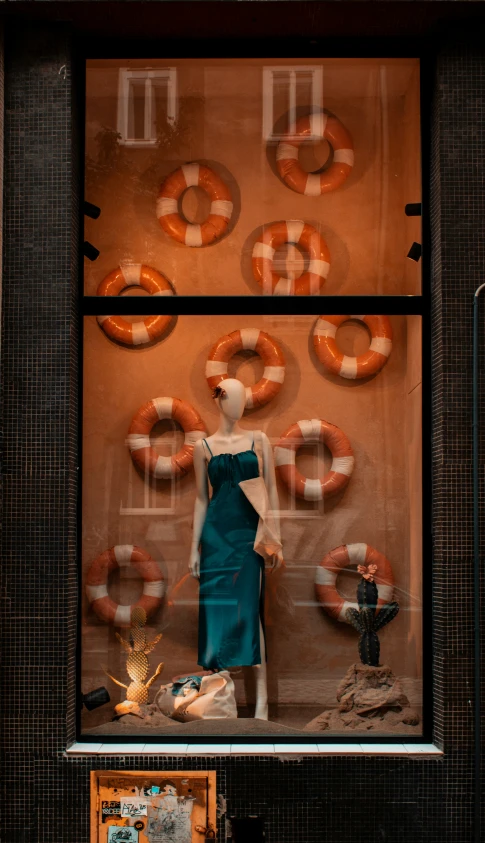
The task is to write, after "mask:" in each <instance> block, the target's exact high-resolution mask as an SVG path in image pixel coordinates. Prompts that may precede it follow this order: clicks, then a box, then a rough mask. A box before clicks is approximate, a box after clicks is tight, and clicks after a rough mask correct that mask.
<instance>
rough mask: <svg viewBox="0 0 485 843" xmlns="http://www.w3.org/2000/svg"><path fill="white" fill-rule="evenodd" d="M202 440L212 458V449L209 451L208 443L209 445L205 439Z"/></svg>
mask: <svg viewBox="0 0 485 843" xmlns="http://www.w3.org/2000/svg"><path fill="white" fill-rule="evenodd" d="M202 441H203V443H204V445H205V447H206V448H207V450H208V451H209V454H210V455H211V459H212V457H213V456H214V454H213V453H212V451H211V449H210V445H209V443H208V441H207V439H203V440H202Z"/></svg>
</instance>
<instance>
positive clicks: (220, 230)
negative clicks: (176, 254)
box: [157, 164, 232, 246]
mask: <svg viewBox="0 0 485 843" xmlns="http://www.w3.org/2000/svg"><path fill="white" fill-rule="evenodd" d="M188 187H201V188H202V190H205V192H206V193H207V194H208V195H209V198H210V200H211V207H210V212H209V216H208V218H207V219H206V221H205V222H203V223H202V224H201V225H195V224H193V223H190V222H187V221H186V220H184V219H182V217H181V216H180V213H179V209H178V200H179V199H180V197H181V196H182V194H183V192H184V191H185V190H187V188H188ZM231 215H232V197H231V192H230V190H229V188H228V187H227V185H226V184H224V182H223V181H222V179H221V178H219V176H218V175H216V173H215V172H214V170H211V169H210V167H206V166H205V165H204V164H183V165H182V167H179V168H178V170H175V171H174V172H173V173H170V175H169V176H167V178H166V179H165V181H164V182H163V184H162V186H161V188H160V192H159V194H158V199H157V217H158V221H159V223H160V225H161V226H162V228H163V230H164V231H165V232H166V233H167V234H169V235H170V237H173V239H174V240H177V241H178V242H179V243H184V244H185V246H208V245H209V244H210V243H213V242H214V240H218V239H219V237H222V235H223V234H224V232H225V230H226V228H227V226H228V224H229V220H230V219H231Z"/></svg>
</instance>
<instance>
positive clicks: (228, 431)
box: [217, 413, 244, 437]
mask: <svg viewBox="0 0 485 843" xmlns="http://www.w3.org/2000/svg"><path fill="white" fill-rule="evenodd" d="M243 432H244V431H243V430H242V428H241V427H240V425H239V419H228V418H227V416H224V415H223V414H222V413H221V416H220V421H219V427H218V429H217V434H218V436H225V437H230V436H234V434H236V435H241V434H242V433H243Z"/></svg>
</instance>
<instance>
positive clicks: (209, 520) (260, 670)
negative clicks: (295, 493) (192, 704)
mask: <svg viewBox="0 0 485 843" xmlns="http://www.w3.org/2000/svg"><path fill="white" fill-rule="evenodd" d="M214 400H215V402H216V404H217V407H218V409H219V412H220V422H219V427H218V429H217V431H216V432H215V433H214V434H212V436H208V437H207V439H205V440H199V441H198V442H197V443H196V445H195V448H194V469H195V478H196V484H197V498H196V501H195V508H194V533H193V540H192V549H191V554H190V563H189V570H190V572H191V574H192V576H194V577H197V578H198V579H199V580H200V612H199V664H202V666H203V667H204V668H213V669H216V670H222V669H227V668H230V667H234V666H236V665H252V666H253V669H254V672H255V680H256V711H255V717H257V718H259V719H261V720H267V719H268V690H267V679H266V648H265V638H264V629H263V623H262V615H263V600H264V578H265V571H264V559H263V557H262V556H260V555H259V554H258V553H257V552H256V551H255V550H254V540H255V536H256V529H257V526H258V522H259V516H258V513H257V512H256V510H255V509H254V508H253V506H252V504H251V503H250V501H249V499H248V498H246V496H245V493H244V492H243V491H242V489H243V488H244V482H243V483H242V486H240V485H239V483H240V482H241V481H244V480H246V479H249V480H251V479H252V478H254V477H257V476H259V465H258V456H257V453H256V451H258V452H259V454H260V456H261V457H262V469H263V479H264V483H265V486H266V490H267V493H268V503H269V507H270V510H271V514H272V517H273V523H274V525H275V530H276V533H277V537H278V541H279V521H278V518H277V513H278V509H279V502H278V493H277V488H276V478H275V472H274V464H273V454H272V450H271V446H270V443H269V440H268V438H267V436H266V434H264V433H262V432H259V431H257V432H256V433H253V432H251V431H247V430H244V429H243V428H241V426H240V425H239V420H240V419H241V417H242V415H243V413H244V407H245V401H246V391H245V388H244V386H243V384H242V383H241V381H238V380H236V379H235V378H227V379H226V380H223V381H222V382H221V384H220V386H219V387H216V389H215V390H214ZM209 479H210V481H211V485H212V488H213V495H212V499H211V500H210V501H209ZM257 482H260V481H257ZM282 563H283V556H282V553H281V550H276V551H275V552H274V553H273V555H272V556H270V558H269V570H274V569H275V568H277V567H279V566H280V565H281V564H282Z"/></svg>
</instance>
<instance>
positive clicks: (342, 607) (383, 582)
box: [315, 542, 394, 623]
mask: <svg viewBox="0 0 485 843" xmlns="http://www.w3.org/2000/svg"><path fill="white" fill-rule="evenodd" d="M352 564H356V565H376V566H377V571H376V573H375V574H374V582H375V583H376V585H377V594H378V600H377V610H379V609H380V608H381V607H382V606H385V605H386V604H387V603H390V602H391V600H392V595H393V591H394V575H393V573H392V568H391V563H390V562H389V560H388V559H387V558H386V557H385V556H384V554H383V553H379V551H378V550H376V549H375V547H371V546H370V544H364V542H358V543H356V544H343V545H341V546H340V547H336V548H335V549H334V550H331V551H330V553H327V554H326V556H324V558H323V559H322V561H321V562H320V565H318V567H317V570H316V573H315V591H316V594H317V600H318V601H319V603H321V604H322V606H323V608H324V609H325V611H326V612H327V614H329V615H330V617H331V618H334V619H335V620H338V621H343V622H346V623H348V621H347V618H346V616H345V615H346V612H347V609H358V608H359V606H358V604H357V603H352V602H350V601H348V600H345V598H344V597H341V595H340V594H339V593H338V591H337V587H336V582H337V576H338V574H339V573H340V571H341V570H342V569H343V568H346V567H347V565H352Z"/></svg>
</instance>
